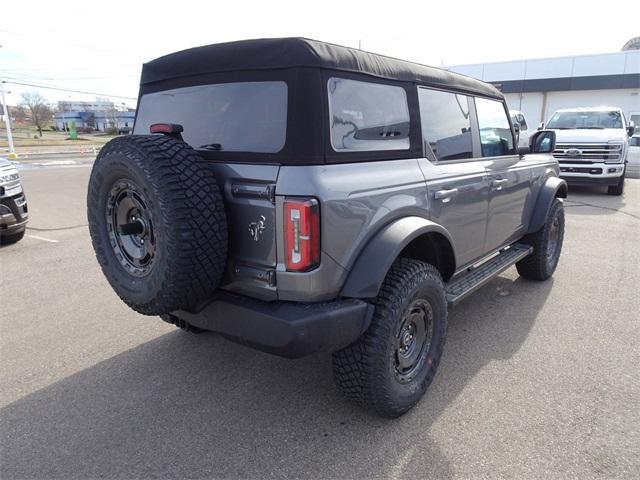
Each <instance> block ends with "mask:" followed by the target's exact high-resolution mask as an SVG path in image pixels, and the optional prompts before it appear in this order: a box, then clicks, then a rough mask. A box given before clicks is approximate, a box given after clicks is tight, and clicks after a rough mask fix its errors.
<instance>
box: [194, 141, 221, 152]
mask: <svg viewBox="0 0 640 480" xmlns="http://www.w3.org/2000/svg"><path fill="white" fill-rule="evenodd" d="M198 148H202V149H204V150H222V145H221V144H219V143H205V144H204V145H200V146H199V147H198Z"/></svg>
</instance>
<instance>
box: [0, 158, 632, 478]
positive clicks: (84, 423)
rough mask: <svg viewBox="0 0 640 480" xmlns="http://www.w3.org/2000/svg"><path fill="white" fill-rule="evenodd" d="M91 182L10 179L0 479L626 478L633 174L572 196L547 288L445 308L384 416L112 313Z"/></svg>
mask: <svg viewBox="0 0 640 480" xmlns="http://www.w3.org/2000/svg"><path fill="white" fill-rule="evenodd" d="M89 172H90V169H89V168H87V167H86V166H75V167H71V168H42V169H34V170H27V171H24V172H23V173H22V177H23V180H24V186H25V189H26V193H27V196H28V200H29V206H30V212H31V223H30V224H29V227H30V228H29V230H28V232H27V236H26V237H25V239H24V240H23V241H22V242H20V243H19V244H17V245H14V246H9V247H4V248H2V249H1V250H0V300H1V305H2V308H1V310H0V312H1V317H2V318H1V324H0V325H1V334H0V346H1V350H0V355H1V360H2V361H1V362H0V444H1V446H0V449H1V450H0V477H2V478H3V479H18V478H60V479H70V478H85V479H86V478H123V479H124V478H127V479H129V478H208V477H216V478H223V477H226V478H282V477H286V478H378V477H385V478H412V477H413V478H437V479H445V478H487V477H502V478H545V479H546V478H580V479H586V478H632V477H635V478H637V477H638V475H640V373H639V372H640V369H639V368H638V365H639V364H640V348H638V345H639V344H640V321H639V319H640V317H639V314H638V312H639V311H640V294H639V291H640V290H639V286H640V268H639V267H640V248H639V246H640V180H627V189H626V192H625V194H624V196H623V197H609V196H607V195H605V194H603V192H602V191H598V190H589V189H580V190H577V189H574V190H572V191H571V192H570V197H569V199H568V200H567V202H566V207H567V208H566V213H567V228H566V231H567V233H566V237H565V244H564V249H563V254H562V257H561V260H560V265H559V267H558V270H557V272H556V275H555V277H554V278H553V279H552V281H548V282H545V283H536V282H529V281H525V280H522V279H520V278H518V275H517V273H516V271H515V269H514V268H512V269H509V270H508V271H507V272H505V273H504V274H503V275H501V276H500V277H499V278H497V279H495V280H494V281H493V282H491V283H490V284H489V285H488V286H486V287H485V288H483V289H482V290H481V291H479V292H477V293H476V294H474V295H473V296H472V297H470V298H469V299H467V300H465V302H463V303H462V304H461V305H460V306H458V307H456V308H455V309H454V310H452V312H451V314H450V321H449V334H448V341H447V346H446V348H445V357H444V359H443V362H442V364H441V367H440V370H439V372H438V375H437V376H436V379H435V381H434V383H433V385H432V386H431V388H430V390H429V392H428V393H427V395H426V397H425V398H424V399H423V401H422V402H421V403H420V404H419V405H418V406H417V407H416V408H415V409H414V410H412V411H411V412H410V413H409V414H407V415H405V416H404V417H402V418H400V419H398V420H395V421H389V420H382V419H379V418H377V417H374V416H372V415H370V414H368V413H367V412H363V411H362V410H360V409H359V408H357V407H355V406H353V405H351V404H350V403H348V402H347V401H346V400H344V399H343V398H342V397H341V396H340V395H339V393H338V391H337V390H336V388H334V386H333V384H332V381H331V367H330V357H329V356H328V355H317V356H313V357H310V358H305V359H301V360H297V361H290V360H286V359H281V358H277V357H273V356H269V355H267V354H263V353H260V352H256V351H253V350H250V349H247V348H245V347H242V346H239V345H236V344H233V343H230V342H228V341H227V340H225V339H223V338H221V337H219V336H216V335H214V334H201V335H194V334H188V333H184V332H181V331H179V330H177V329H175V328H174V327H172V326H170V325H167V324H165V323H163V322H161V321H160V320H158V319H157V318H153V317H144V316H142V315H138V314H137V313H135V312H133V311H131V310H129V309H128V308H127V307H126V306H125V305H124V304H123V303H122V302H120V301H119V299H118V298H117V297H116V295H115V294H114V293H113V291H112V290H111V289H110V288H109V286H108V285H107V282H106V280H105V279H104V278H103V276H102V274H101V272H100V270H99V267H98V265H97V262H96V261H95V257H94V255H93V251H92V249H91V245H90V241H89V236H88V230H87V227H86V217H85V193H86V184H87V179H88V176H89Z"/></svg>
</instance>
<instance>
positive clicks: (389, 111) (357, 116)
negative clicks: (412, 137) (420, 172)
mask: <svg viewBox="0 0 640 480" xmlns="http://www.w3.org/2000/svg"><path fill="white" fill-rule="evenodd" d="M327 86H328V91H329V116H330V127H331V146H332V147H333V149H334V150H335V151H337V152H349V151H363V150H408V149H409V106H408V104H407V94H406V92H405V91H404V88H402V87H397V86H394V85H383V84H380V83H370V82H361V81H357V80H349V79H345V78H335V77H333V78H330V79H329V82H328V85H327Z"/></svg>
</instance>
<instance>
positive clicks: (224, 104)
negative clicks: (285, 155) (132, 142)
mask: <svg viewBox="0 0 640 480" xmlns="http://www.w3.org/2000/svg"><path fill="white" fill-rule="evenodd" d="M138 112H139V113H138V118H137V120H136V124H135V132H134V133H136V134H148V133H149V127H150V126H151V125H153V124H154V123H178V124H180V125H182V126H183V127H184V132H183V134H182V136H183V138H184V140H185V141H186V142H187V143H188V144H189V145H191V146H192V147H193V148H195V149H206V148H207V147H205V145H213V144H218V145H219V146H220V148H219V150H221V151H231V152H256V153H276V152H279V151H280V150H282V148H283V147H284V144H285V141H286V133H287V84H286V83H285V82H282V81H273V82H271V81H270V82H237V83H221V84H215V85H199V86H194V87H185V88H177V89H174V90H165V91H162V92H156V93H148V94H145V95H143V96H142V98H141V99H140V106H139V110H138ZM209 148H211V147H209Z"/></svg>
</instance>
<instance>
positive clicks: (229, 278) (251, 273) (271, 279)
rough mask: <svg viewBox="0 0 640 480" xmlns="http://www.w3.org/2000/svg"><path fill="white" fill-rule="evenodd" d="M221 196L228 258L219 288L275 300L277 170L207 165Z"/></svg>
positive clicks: (235, 164) (233, 165)
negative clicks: (225, 214) (209, 166)
mask: <svg viewBox="0 0 640 480" xmlns="http://www.w3.org/2000/svg"><path fill="white" fill-rule="evenodd" d="M210 165H211V168H212V169H213V171H214V174H215V176H216V180H217V182H218V185H219V186H220V190H221V191H222V192H223V195H224V202H225V209H226V213H227V227H228V229H229V256H228V259H227V271H226V275H225V280H224V282H223V286H222V288H224V289H226V290H230V291H235V292H238V293H244V294H250V295H253V296H255V297H257V298H260V299H263V300H275V299H276V298H277V296H276V287H275V279H276V277H275V269H276V263H277V258H276V227H277V222H276V206H275V202H274V200H275V184H276V180H277V179H278V172H279V170H280V167H279V166H277V165H259V164H242V163H217V162H212V163H210Z"/></svg>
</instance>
